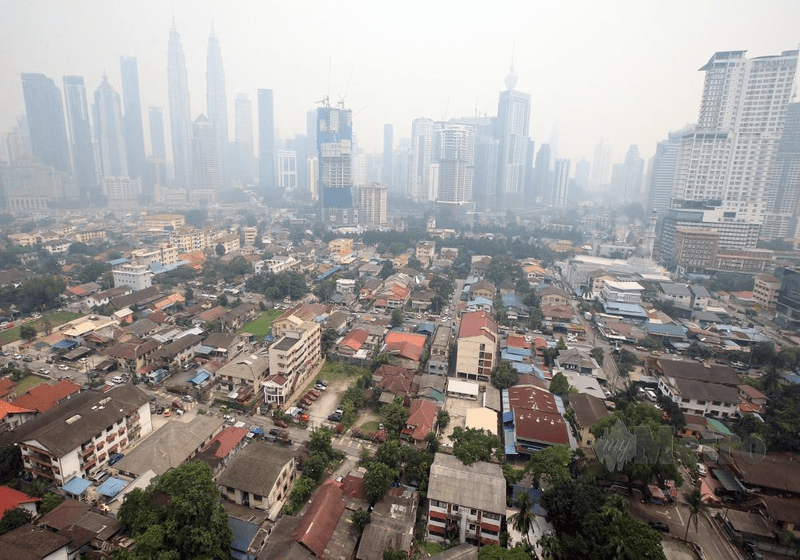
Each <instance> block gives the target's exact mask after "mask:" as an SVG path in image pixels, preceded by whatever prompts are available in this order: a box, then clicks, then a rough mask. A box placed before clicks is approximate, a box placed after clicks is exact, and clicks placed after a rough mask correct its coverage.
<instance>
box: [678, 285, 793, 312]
mask: <svg viewBox="0 0 800 560" xmlns="http://www.w3.org/2000/svg"><path fill="white" fill-rule="evenodd" d="M779 287H780V283H779ZM689 289H690V290H691V292H692V307H694V308H695V309H706V308H707V307H708V304H709V302H710V301H711V294H709V293H708V290H707V289H706V287H705V286H703V285H702V284H691V285H690V286H689Z"/></svg>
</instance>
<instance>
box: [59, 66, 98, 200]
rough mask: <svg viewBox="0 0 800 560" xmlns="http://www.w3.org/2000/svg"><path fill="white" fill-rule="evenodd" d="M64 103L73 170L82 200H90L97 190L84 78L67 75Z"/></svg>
mask: <svg viewBox="0 0 800 560" xmlns="http://www.w3.org/2000/svg"><path fill="white" fill-rule="evenodd" d="M64 101H65V102H66V103H65V104H66V107H67V120H68V123H69V133H70V134H69V135H70V139H71V141H72V142H71V146H70V147H71V148H72V149H71V151H72V168H73V173H74V176H75V180H76V181H77V182H78V185H79V186H80V198H81V200H88V199H89V196H90V194H91V193H93V192H94V191H95V189H96V188H97V178H96V177H95V167H94V166H95V161H94V147H93V145H92V129H91V125H90V124H89V108H88V106H87V104H86V86H85V84H84V82H83V77H82V76H64Z"/></svg>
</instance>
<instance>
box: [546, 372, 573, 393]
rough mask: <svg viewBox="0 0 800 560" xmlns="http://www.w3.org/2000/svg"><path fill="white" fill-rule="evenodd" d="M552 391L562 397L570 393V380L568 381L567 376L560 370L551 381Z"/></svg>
mask: <svg viewBox="0 0 800 560" xmlns="http://www.w3.org/2000/svg"><path fill="white" fill-rule="evenodd" d="M550 392H551V393H553V394H554V395H558V396H560V397H563V396H564V395H568V394H569V381H567V378H566V377H565V376H564V374H563V373H561V372H560V371H559V372H557V373H556V374H555V375H554V376H553V379H552V380H551V381H550Z"/></svg>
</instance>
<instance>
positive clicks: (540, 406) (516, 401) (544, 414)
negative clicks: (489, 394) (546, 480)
mask: <svg viewBox="0 0 800 560" xmlns="http://www.w3.org/2000/svg"><path fill="white" fill-rule="evenodd" d="M506 391H507V395H508V396H507V403H508V408H506V396H505V394H504V395H503V412H504V413H505V412H511V413H512V424H511V429H510V430H509V429H508V426H504V431H505V440H506V454H509V455H531V454H532V453H534V452H536V451H539V450H541V449H544V448H545V447H549V446H552V445H571V444H572V440H571V438H570V429H569V426H568V424H567V421H566V420H564V417H563V416H562V415H561V412H560V410H559V403H558V402H557V401H556V398H557V397H555V396H554V395H553V394H552V393H550V392H549V391H546V390H544V389H541V388H539V387H536V386H535V385H516V386H514V387H511V388H510V389H507V390H506ZM504 393H505V391H504Z"/></svg>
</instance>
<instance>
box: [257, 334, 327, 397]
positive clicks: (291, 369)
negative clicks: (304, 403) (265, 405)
mask: <svg viewBox="0 0 800 560" xmlns="http://www.w3.org/2000/svg"><path fill="white" fill-rule="evenodd" d="M321 332H322V331H321V329H320V325H319V323H317V322H315V321H307V322H304V323H302V324H301V325H298V326H297V327H295V328H293V329H291V330H290V329H286V330H284V331H283V335H282V336H281V338H280V339H279V340H278V341H277V342H274V343H273V344H272V346H270V347H269V373H270V375H269V377H268V378H266V379H265V380H263V381H264V383H262V385H263V386H264V398H265V400H266V402H269V403H275V404H283V403H285V402H286V399H287V398H288V397H290V396H291V395H292V393H293V392H294V390H295V388H296V387H298V386H302V385H303V383H304V382H305V381H306V380H307V379H308V378H309V377H310V376H311V374H312V373H314V372H315V371H316V369H317V366H318V365H319V364H320V362H321V361H322V347H321V340H322V334H321ZM279 378H284V379H286V380H288V385H287V384H286V383H281V381H282V379H279Z"/></svg>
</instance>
